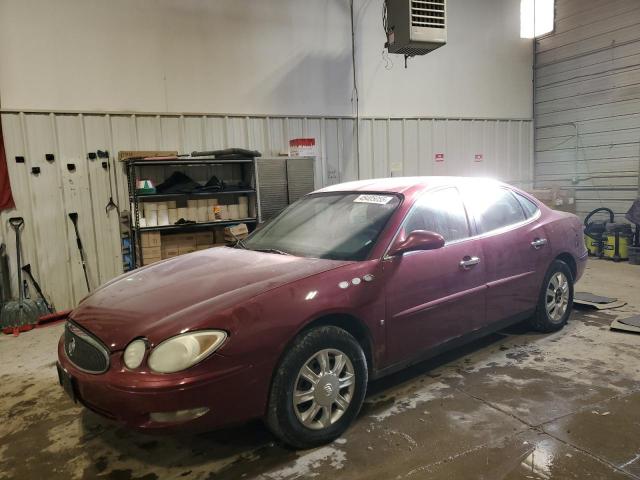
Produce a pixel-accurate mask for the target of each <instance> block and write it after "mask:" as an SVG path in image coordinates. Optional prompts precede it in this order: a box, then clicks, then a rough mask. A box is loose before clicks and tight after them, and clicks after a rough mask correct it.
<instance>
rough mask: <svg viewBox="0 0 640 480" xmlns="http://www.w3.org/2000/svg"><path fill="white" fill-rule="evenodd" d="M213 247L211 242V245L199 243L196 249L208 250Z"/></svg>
mask: <svg viewBox="0 0 640 480" xmlns="http://www.w3.org/2000/svg"><path fill="white" fill-rule="evenodd" d="M211 247H212V245H210V244H209V245H198V246H197V247H196V251H199V250H208V249H209V248H211Z"/></svg>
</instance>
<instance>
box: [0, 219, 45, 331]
mask: <svg viewBox="0 0 640 480" xmlns="http://www.w3.org/2000/svg"><path fill="white" fill-rule="evenodd" d="M9 225H11V228H13V230H14V231H15V232H16V259H17V262H16V263H17V265H18V268H17V269H16V271H17V272H18V292H19V299H18V300H17V301H16V300H11V301H10V302H7V303H6V304H5V305H4V306H3V307H2V315H1V319H0V327H1V328H2V329H3V330H4V329H14V330H18V329H20V328H21V327H26V326H29V325H34V324H36V323H37V322H38V317H39V316H40V313H39V312H38V306H37V305H36V304H35V302H33V301H31V300H25V298H24V292H23V290H22V269H21V268H20V261H21V258H20V257H21V255H22V248H21V245H20V229H21V228H22V227H23V226H24V219H23V218H22V217H12V218H10V219H9Z"/></svg>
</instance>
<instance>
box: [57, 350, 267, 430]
mask: <svg viewBox="0 0 640 480" xmlns="http://www.w3.org/2000/svg"><path fill="white" fill-rule="evenodd" d="M121 356H122V352H116V353H114V354H112V356H111V357H112V358H111V360H112V362H111V367H110V369H109V370H108V371H107V372H105V373H103V374H99V375H93V374H90V373H85V372H82V371H80V370H79V369H77V368H76V367H75V366H74V365H73V364H72V363H71V362H70V361H69V359H68V358H67V357H66V354H65V352H64V348H63V344H62V341H60V342H59V344H58V366H59V368H63V369H64V370H65V371H66V372H67V373H68V374H69V375H70V376H71V377H72V379H73V380H72V388H73V392H74V394H75V397H76V400H77V401H78V402H80V403H81V404H82V405H84V406H85V407H86V408H88V409H89V410H92V411H93V412H95V413H97V414H99V415H101V416H103V417H106V418H109V419H111V420H114V421H116V422H119V423H122V424H124V425H126V426H128V427H131V428H134V429H137V430H142V431H145V432H164V431H174V430H181V431H184V430H188V431H207V430H214V429H217V428H221V427H225V426H229V425H233V424H238V423H243V422H245V421H247V420H250V419H253V418H256V417H260V416H262V415H263V414H264V411H265V408H266V401H267V394H268V384H269V381H270V372H269V373H267V372H266V371H265V370H266V369H265V368H264V367H256V366H255V365H238V364H237V362H234V361H232V360H231V359H230V358H228V357H224V356H222V355H217V354H215V353H214V354H213V355H212V356H211V357H210V358H208V359H207V360H205V361H204V362H203V363H202V364H200V365H197V366H196V367H193V368H192V369H189V370H188V372H189V373H186V372H180V373H178V374H170V375H161V374H154V373H149V372H132V371H129V370H127V369H126V368H124V367H123V366H122V361H121ZM212 364H215V367H216V368H215V371H213V372H212V371H211V370H212V369H211V368H207V366H209V367H210V366H211V365H212ZM201 407H206V408H208V409H209V411H208V412H207V413H206V414H204V415H202V416H201V417H198V418H196V419H192V420H187V421H183V422H174V423H170V422H154V421H152V420H151V419H150V416H149V414H150V413H152V412H175V411H178V410H190V409H194V408H201Z"/></svg>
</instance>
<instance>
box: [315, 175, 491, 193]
mask: <svg viewBox="0 0 640 480" xmlns="http://www.w3.org/2000/svg"><path fill="white" fill-rule="evenodd" d="M479 181H484V182H487V183H491V184H494V185H496V184H497V185H503V184H502V183H501V182H499V181H497V180H494V179H491V178H479V177H440V176H438V177H390V178H373V179H370V180H358V181H355V182H346V183H339V184H337V185H331V186H328V187H325V188H322V189H320V190H316V191H315V192H314V193H326V192H391V193H403V194H404V193H409V192H415V191H422V190H425V189H427V188H433V187H438V186H441V185H463V184H470V183H474V184H477V182H479Z"/></svg>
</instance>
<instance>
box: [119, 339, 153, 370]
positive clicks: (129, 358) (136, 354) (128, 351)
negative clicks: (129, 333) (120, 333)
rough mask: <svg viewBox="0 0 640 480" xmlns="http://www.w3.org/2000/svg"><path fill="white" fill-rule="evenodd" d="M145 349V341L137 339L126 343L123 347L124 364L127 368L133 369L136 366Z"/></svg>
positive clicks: (140, 361) (140, 360)
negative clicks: (125, 346)
mask: <svg viewBox="0 0 640 480" xmlns="http://www.w3.org/2000/svg"><path fill="white" fill-rule="evenodd" d="M146 349H147V342H145V341H144V340H141V339H138V340H134V341H133V342H131V343H130V344H129V345H127V348H125V349H124V364H125V365H126V366H127V368H130V369H131V370H133V369H134V368H138V367H139V366H140V364H141V363H142V359H143V358H144V352H145V350H146Z"/></svg>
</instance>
